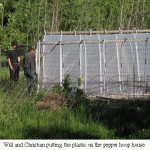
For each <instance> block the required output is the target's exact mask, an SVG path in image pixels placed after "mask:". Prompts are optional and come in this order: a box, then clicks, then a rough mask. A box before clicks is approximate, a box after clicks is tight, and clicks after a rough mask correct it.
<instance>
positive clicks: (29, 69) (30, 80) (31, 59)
mask: <svg viewBox="0 0 150 150" xmlns="http://www.w3.org/2000/svg"><path fill="white" fill-rule="evenodd" d="M35 66H36V59H35V49H34V48H30V52H28V53H27V54H26V55H25V57H24V59H23V68H24V75H25V76H26V77H27V86H28V93H30V92H31V90H32V89H34V88H35V86H34V81H35V77H36V68H35Z"/></svg>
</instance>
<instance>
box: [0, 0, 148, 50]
mask: <svg viewBox="0 0 150 150" xmlns="http://www.w3.org/2000/svg"><path fill="white" fill-rule="evenodd" d="M46 2H47V3H46ZM0 4H2V6H3V10H4V12H3V13H2V11H0V12H1V13H2V14H1V13H0V45H2V46H1V47H2V50H4V51H7V50H8V49H10V45H11V41H13V40H17V41H18V43H19V45H22V44H27V43H28V44H27V45H34V44H36V42H37V40H38V34H39V38H40V40H41V39H42V37H43V34H44V29H45V30H46V31H57V30H66V31H69V30H74V29H75V30H83V31H84V30H90V29H91V30H105V29H107V30H118V29H119V27H120V28H121V29H122V30H123V29H134V28H137V29H149V28H150V13H149V7H150V1H149V0H145V3H144V1H139V0H138V1H133V0H126V1H124V2H123V1H122V0H116V1H114V0H105V1H104V0H74V1H73V0H72V1H70V0H61V1H52V0H42V1H41V0H37V1H32V0H30V1H26V0H14V1H10V0H9V1H5V4H4V1H2V2H1V3H0ZM132 6H133V7H132ZM1 8H2V7H0V10H2V9H1ZM39 10H40V11H39ZM121 12H122V16H121ZM2 16H3V26H2ZM130 17H131V19H130ZM38 24H39V31H38ZM38 32H39V33H38Z"/></svg>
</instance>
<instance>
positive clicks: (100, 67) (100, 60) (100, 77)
mask: <svg viewBox="0 0 150 150" xmlns="http://www.w3.org/2000/svg"><path fill="white" fill-rule="evenodd" d="M98 40H100V36H99V35H98ZM99 71H100V72H99V80H100V83H101V82H102V56H101V45H100V43H99ZM100 94H102V84H100Z"/></svg>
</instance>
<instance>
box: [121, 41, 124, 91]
mask: <svg viewBox="0 0 150 150" xmlns="http://www.w3.org/2000/svg"><path fill="white" fill-rule="evenodd" d="M123 43H124V42H122V43H121V52H120V55H121V56H120V63H121V85H122V81H123V75H122V74H123V71H122V49H123ZM122 89H124V87H123V86H122Z"/></svg>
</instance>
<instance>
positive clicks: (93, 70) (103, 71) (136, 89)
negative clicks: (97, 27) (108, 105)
mask: <svg viewBox="0 0 150 150" xmlns="http://www.w3.org/2000/svg"><path fill="white" fill-rule="evenodd" d="M149 36H150V34H141V35H139V34H119V35H92V36H91V35H90V36H89V35H87V36H86V35H45V36H44V38H43V41H44V42H45V44H44V43H43V44H41V46H40V49H39V46H38V47H37V48H38V49H39V50H40V57H41V58H42V59H41V65H40V71H37V72H38V74H42V75H40V77H41V80H42V84H44V85H46V86H47V87H49V89H50V88H51V87H52V86H53V85H54V84H56V83H60V84H61V81H62V79H64V76H65V73H69V75H70V79H71V82H72V84H73V85H75V86H78V78H79V77H81V76H82V77H83V80H82V83H83V84H82V88H83V89H84V91H85V92H86V93H89V94H108V95H111V94H134V95H135V94H137V93H142V94H146V93H149V85H150V82H149V79H150V41H149V39H148V37H149ZM141 38H142V39H141ZM46 42H49V43H46ZM41 43H42V42H41ZM38 44H39V43H38ZM43 45H44V46H43ZM36 57H37V64H38V65H37V70H38V68H39V63H38V62H39V61H38V60H39V51H38V50H37V54H36Z"/></svg>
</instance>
